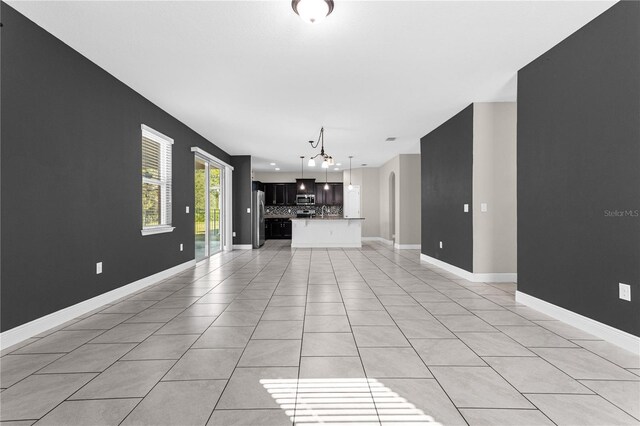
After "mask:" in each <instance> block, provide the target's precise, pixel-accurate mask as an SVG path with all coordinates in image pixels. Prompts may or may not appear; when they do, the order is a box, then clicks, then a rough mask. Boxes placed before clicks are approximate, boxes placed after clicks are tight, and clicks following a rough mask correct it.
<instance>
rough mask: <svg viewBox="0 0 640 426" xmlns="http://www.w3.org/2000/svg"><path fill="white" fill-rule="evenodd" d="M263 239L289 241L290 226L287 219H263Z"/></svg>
mask: <svg viewBox="0 0 640 426" xmlns="http://www.w3.org/2000/svg"><path fill="white" fill-rule="evenodd" d="M264 223H265V239H267V240H290V239H291V235H292V224H291V221H290V220H289V219H288V218H279V217H278V218H265V220H264Z"/></svg>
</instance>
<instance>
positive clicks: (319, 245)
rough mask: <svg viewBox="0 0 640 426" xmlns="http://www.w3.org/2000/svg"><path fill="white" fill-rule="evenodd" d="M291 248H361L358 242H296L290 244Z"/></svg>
mask: <svg viewBox="0 0 640 426" xmlns="http://www.w3.org/2000/svg"><path fill="white" fill-rule="evenodd" d="M291 248H362V244H359V243H337V244H331V243H296V244H291Z"/></svg>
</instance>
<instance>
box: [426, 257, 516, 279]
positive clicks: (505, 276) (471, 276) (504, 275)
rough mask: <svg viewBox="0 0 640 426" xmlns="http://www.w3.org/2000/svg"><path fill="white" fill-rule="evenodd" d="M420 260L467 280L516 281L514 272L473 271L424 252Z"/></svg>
mask: <svg viewBox="0 0 640 426" xmlns="http://www.w3.org/2000/svg"><path fill="white" fill-rule="evenodd" d="M420 261H422V262H426V263H430V264H432V265H434V266H437V267H438V268H441V269H444V270H445V271H447V272H451V273H452V274H455V275H457V276H459V277H460V278H464V279H465V280H467V281H471V282H474V283H515V282H518V274H516V273H502V272H498V273H473V272H469V271H466V270H464V269H462V268H458V267H457V266H453V265H451V264H450V263H447V262H443V261H442V260H439V259H436V258H434V257H431V256H427V255H426V254H424V253H420Z"/></svg>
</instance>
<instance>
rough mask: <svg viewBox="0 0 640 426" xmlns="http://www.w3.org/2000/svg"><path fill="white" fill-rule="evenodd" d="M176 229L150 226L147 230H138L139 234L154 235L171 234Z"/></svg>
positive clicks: (173, 227)
mask: <svg viewBox="0 0 640 426" xmlns="http://www.w3.org/2000/svg"><path fill="white" fill-rule="evenodd" d="M174 229H176V228H175V226H152V227H149V228H144V229H142V230H140V233H141V234H142V235H143V236H145V235H155V234H164V233H167V232H173V230H174Z"/></svg>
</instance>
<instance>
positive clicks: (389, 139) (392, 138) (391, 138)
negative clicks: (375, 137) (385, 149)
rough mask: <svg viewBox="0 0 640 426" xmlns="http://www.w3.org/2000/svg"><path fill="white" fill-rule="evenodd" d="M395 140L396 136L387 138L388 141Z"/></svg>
mask: <svg viewBox="0 0 640 426" xmlns="http://www.w3.org/2000/svg"><path fill="white" fill-rule="evenodd" d="M395 140H396V137H390V138H387V139H385V141H386V142H393V141H395Z"/></svg>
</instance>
